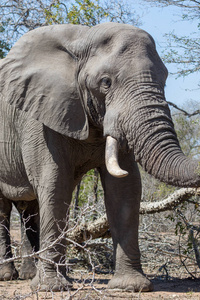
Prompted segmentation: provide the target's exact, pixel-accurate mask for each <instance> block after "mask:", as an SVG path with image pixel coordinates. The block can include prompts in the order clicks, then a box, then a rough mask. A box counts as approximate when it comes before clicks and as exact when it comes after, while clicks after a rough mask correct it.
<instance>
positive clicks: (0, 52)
mask: <svg viewBox="0 0 200 300" xmlns="http://www.w3.org/2000/svg"><path fill="white" fill-rule="evenodd" d="M4 31H5V28H4V27H3V26H2V25H1V24H0V33H3V32H4ZM9 50H10V47H9V45H8V43H6V42H4V41H0V58H4V57H5V56H6V53H7V52H8V51H9Z"/></svg>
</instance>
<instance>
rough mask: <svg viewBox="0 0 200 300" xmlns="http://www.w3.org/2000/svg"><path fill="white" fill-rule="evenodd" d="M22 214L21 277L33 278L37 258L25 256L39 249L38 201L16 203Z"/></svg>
mask: <svg viewBox="0 0 200 300" xmlns="http://www.w3.org/2000/svg"><path fill="white" fill-rule="evenodd" d="M15 205H16V207H17V209H18V211H19V213H20V216H21V237H22V257H23V258H22V263H21V266H20V272H19V278H20V279H25V280H27V279H32V278H33V277H34V276H35V275H36V260H35V259H34V258H31V257H27V258H24V256H27V255H30V254H31V253H33V252H36V251H38V250H39V206H38V201H37V200H33V201H26V202H25V201H19V202H16V203H15Z"/></svg>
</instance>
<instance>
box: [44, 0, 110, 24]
mask: <svg viewBox="0 0 200 300" xmlns="http://www.w3.org/2000/svg"><path fill="white" fill-rule="evenodd" d="M62 6H63V3H61V2H60V1H56V2H54V3H53V4H52V5H51V9H50V10H49V9H45V14H46V22H47V23H48V24H50V25H51V24H61V23H71V24H82V25H87V26H94V25H96V24H99V23H100V21H102V19H104V18H107V17H108V15H109V13H108V12H107V11H106V10H105V9H104V8H103V7H102V6H100V5H99V1H97V0H93V1H91V0H75V2H74V3H73V4H71V5H70V6H69V7H67V6H65V12H66V14H65V15H64V14H63V13H62V11H63V10H62Z"/></svg>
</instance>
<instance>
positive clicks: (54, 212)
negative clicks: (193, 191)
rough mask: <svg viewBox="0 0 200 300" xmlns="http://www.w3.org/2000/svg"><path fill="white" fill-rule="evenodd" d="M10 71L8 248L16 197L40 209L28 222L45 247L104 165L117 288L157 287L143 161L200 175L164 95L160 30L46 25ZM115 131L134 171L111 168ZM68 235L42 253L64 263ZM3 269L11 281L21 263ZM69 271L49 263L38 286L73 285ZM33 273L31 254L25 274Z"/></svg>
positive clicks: (3, 177) (12, 60)
mask: <svg viewBox="0 0 200 300" xmlns="http://www.w3.org/2000/svg"><path fill="white" fill-rule="evenodd" d="M0 72H1V73H0V74H1V77H0V124H1V127H0V141H1V145H0V220H1V224H2V225H3V226H1V227H0V238H1V245H0V255H1V257H3V258H6V257H11V255H12V254H11V251H10V240H9V234H8V228H9V217H10V211H11V204H12V202H13V203H15V205H16V206H17V207H18V208H19V210H23V209H21V207H24V205H25V211H24V212H23V217H24V218H25V219H26V218H27V217H28V216H29V215H34V217H33V218H31V219H30V220H29V224H26V226H27V228H29V230H28V232H27V233H28V238H29V241H30V244H31V245H32V246H33V247H34V249H35V250H38V249H39V247H40V249H43V248H45V247H46V246H47V244H48V243H50V242H52V241H54V240H55V239H56V238H57V237H58V236H59V234H60V230H61V229H62V228H64V226H65V220H66V214H67V210H68V206H69V204H70V201H71V196H72V191H73V189H74V187H75V185H76V184H77V183H78V182H79V181H80V179H81V177H82V176H83V174H85V173H86V172H87V171H88V170H90V169H91V168H94V167H96V168H98V170H99V172H100V175H101V180H102V184H103V188H104V192H105V205H106V210H107V214H108V220H109V224H110V229H111V233H112V238H113V243H114V254H115V265H116V267H115V275H114V276H113V278H112V279H111V281H110V282H109V287H110V288H122V289H127V290H134V291H139V290H143V291H150V290H152V285H151V283H150V281H149V280H148V279H146V277H145V276H144V274H143V272H142V269H141V264H140V252H139V248H138V222H139V221H138V218H139V205H140V199H141V181H140V174H139V171H138V167H137V163H136V162H139V163H140V164H141V165H142V167H143V168H144V169H145V170H146V171H147V172H148V173H150V174H152V175H154V176H155V177H156V178H158V179H160V180H161V181H164V182H166V183H169V184H173V185H177V186H191V187H196V186H199V183H200V181H199V179H200V178H199V176H198V175H197V171H196V169H197V166H198V164H197V163H196V162H193V161H190V160H188V159H187V158H186V157H185V156H184V155H183V153H182V152H181V149H180V147H179V143H178V140H177V137H176V133H175V131H174V126H173V123H172V120H171V116H170V112H169V108H168V105H167V103H166V100H165V96H164V85H165V81H166V78H167V70H166V68H165V66H164V65H163V63H162V61H161V59H160V58H159V56H158V54H157V52H156V49H155V44H154V41H153V39H152V37H151V36H150V35H149V34H148V33H146V32H144V31H142V30H140V29H138V28H135V27H133V26H129V25H124V24H123V25H122V24H114V23H106V24H101V25H97V26H95V27H93V28H88V27H84V26H74V25H56V26H49V27H43V28H40V29H36V30H33V31H31V32H29V33H27V34H25V35H24V36H23V37H22V38H21V39H20V40H19V41H18V42H17V43H16V45H15V46H14V47H13V48H12V50H11V51H10V53H9V54H8V56H7V57H6V58H5V59H3V60H2V61H1V62H0ZM106 136H111V137H113V138H115V139H117V141H118V144H119V164H120V167H122V168H123V169H125V170H127V171H128V172H129V175H128V176H127V177H124V178H115V177H113V176H111V175H110V174H109V173H108V171H107V169H106V167H105V141H106ZM35 199H37V200H35ZM24 201H25V202H24ZM37 203H38V204H37ZM37 212H39V217H36V216H35V213H37ZM38 219H40V220H38ZM58 225H59V226H58ZM58 227H59V228H58ZM30 228H34V230H30ZM39 232H40V234H39ZM61 242H62V243H60V244H59V245H57V246H56V247H54V248H53V247H52V248H51V249H50V250H49V251H48V252H43V253H42V254H41V256H42V257H43V258H47V259H51V260H53V261H54V262H61V263H64V261H65V255H64V254H65V240H63V241H61ZM27 243H28V242H27ZM39 244H40V246H39ZM27 247H28V248H29V246H27ZM29 251H30V250H29ZM0 268H1V269H0V279H1V280H4V279H6V280H9V279H12V278H16V277H17V272H16V270H15V268H14V265H13V264H12V263H10V264H7V265H3V267H2V266H1V267H0ZM28 269H30V268H28ZM59 271H60V273H59V276H58V277H57V279H56V274H57V270H56V268H55V266H54V265H53V264H51V263H49V262H48V261H45V260H43V262H42V263H41V262H39V263H38V269H37V274H36V276H35V277H34V278H33V280H32V283H31V287H32V289H33V290H35V289H37V288H38V287H40V288H41V289H43V290H45V289H47V290H50V289H53V290H55V291H56V290H59V289H60V288H61V287H62V288H64V289H67V288H68V287H69V286H70V283H69V281H68V278H67V276H66V270H65V268H64V267H61V268H60V269H59ZM61 274H62V275H61ZM32 276H33V274H30V270H29V271H28V270H27V268H26V262H25V263H24V264H23V265H22V269H21V277H22V278H29V277H32Z"/></svg>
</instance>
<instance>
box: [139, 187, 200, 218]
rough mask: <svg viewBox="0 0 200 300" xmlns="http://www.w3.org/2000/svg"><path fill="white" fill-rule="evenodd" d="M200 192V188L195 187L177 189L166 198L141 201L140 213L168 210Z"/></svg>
mask: <svg viewBox="0 0 200 300" xmlns="http://www.w3.org/2000/svg"><path fill="white" fill-rule="evenodd" d="M199 194H200V189H195V188H182V189H180V190H177V191H175V192H174V193H173V194H171V195H170V196H169V197H167V198H166V199H164V200H160V201H156V202H151V203H144V202H142V203H141V207H140V214H153V213H156V212H162V211H166V210H172V209H174V208H175V207H176V206H177V205H179V204H180V203H181V202H184V201H187V200H189V198H190V197H192V196H196V195H199Z"/></svg>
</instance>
